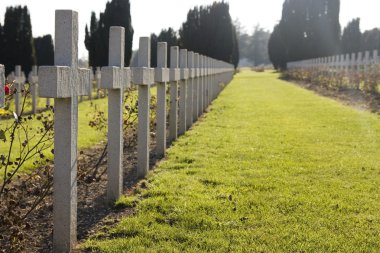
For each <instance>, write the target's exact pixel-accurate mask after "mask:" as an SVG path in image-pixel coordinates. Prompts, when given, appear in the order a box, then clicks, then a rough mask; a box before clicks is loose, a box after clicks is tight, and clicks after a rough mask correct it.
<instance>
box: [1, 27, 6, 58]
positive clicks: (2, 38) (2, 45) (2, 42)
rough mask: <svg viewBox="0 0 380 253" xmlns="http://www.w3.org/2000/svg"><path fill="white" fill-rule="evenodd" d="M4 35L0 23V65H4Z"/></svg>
mask: <svg viewBox="0 0 380 253" xmlns="http://www.w3.org/2000/svg"><path fill="white" fill-rule="evenodd" d="M4 61H5V59H4V33H3V26H2V25H1V23H0V64H4Z"/></svg>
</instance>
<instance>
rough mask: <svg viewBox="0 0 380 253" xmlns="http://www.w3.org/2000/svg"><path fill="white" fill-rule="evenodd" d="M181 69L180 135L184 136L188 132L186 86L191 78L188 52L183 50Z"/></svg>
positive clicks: (181, 53)
mask: <svg viewBox="0 0 380 253" xmlns="http://www.w3.org/2000/svg"><path fill="white" fill-rule="evenodd" d="M179 67H180V69H181V82H180V87H179V127H178V134H179V135H183V134H184V133H185V132H186V98H187V95H186V93H187V92H186V91H187V90H186V86H187V79H188V78H189V70H188V68H187V50H186V49H181V50H180V55H179Z"/></svg>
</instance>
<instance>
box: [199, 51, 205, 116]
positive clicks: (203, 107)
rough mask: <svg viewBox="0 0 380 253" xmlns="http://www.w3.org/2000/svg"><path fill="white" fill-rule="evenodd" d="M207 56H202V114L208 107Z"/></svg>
mask: <svg viewBox="0 0 380 253" xmlns="http://www.w3.org/2000/svg"><path fill="white" fill-rule="evenodd" d="M205 63H206V62H205V56H204V55H202V56H201V69H202V70H201V75H202V86H201V109H200V110H201V114H202V113H203V112H204V110H205V106H206V99H205V95H206V92H205V88H206V68H205Z"/></svg>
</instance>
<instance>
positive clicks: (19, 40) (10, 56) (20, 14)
mask: <svg viewBox="0 0 380 253" xmlns="http://www.w3.org/2000/svg"><path fill="white" fill-rule="evenodd" d="M2 36H3V42H2V43H3V46H4V51H3V53H2V57H3V58H1V59H0V62H1V63H2V64H4V65H5V72H6V74H9V73H10V72H12V71H14V69H15V66H16V65H21V67H22V69H23V71H25V74H26V76H28V73H29V72H30V70H31V67H32V65H35V62H36V59H35V52H34V45H33V35H32V24H31V21H30V15H29V11H28V8H27V7H26V6H24V7H21V6H16V7H7V10H6V12H5V18H4V27H3V35H2Z"/></svg>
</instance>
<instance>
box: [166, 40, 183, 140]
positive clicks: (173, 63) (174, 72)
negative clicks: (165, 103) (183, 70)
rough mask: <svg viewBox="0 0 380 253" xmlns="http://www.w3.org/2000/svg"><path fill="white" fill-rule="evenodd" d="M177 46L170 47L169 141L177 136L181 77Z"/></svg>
mask: <svg viewBox="0 0 380 253" xmlns="http://www.w3.org/2000/svg"><path fill="white" fill-rule="evenodd" d="M178 61H179V48H178V47H177V46H174V47H171V48H170V91H169V92H170V109H169V142H173V141H175V140H176V139H177V137H178V81H179V80H180V79H181V76H180V69H179V68H178Z"/></svg>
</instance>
